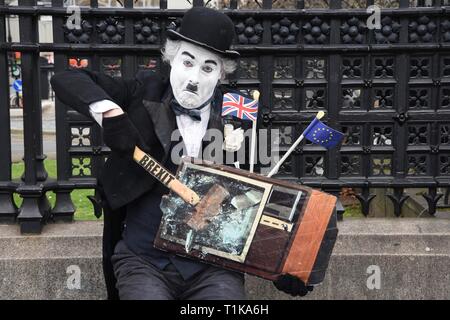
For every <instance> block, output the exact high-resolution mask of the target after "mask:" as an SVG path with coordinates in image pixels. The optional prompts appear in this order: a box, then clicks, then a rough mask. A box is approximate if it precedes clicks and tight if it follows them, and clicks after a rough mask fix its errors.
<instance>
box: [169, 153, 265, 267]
mask: <svg viewBox="0 0 450 320" xmlns="http://www.w3.org/2000/svg"><path fill="white" fill-rule="evenodd" d="M178 179H179V180H180V181H181V182H182V183H184V184H186V185H187V186H188V187H189V188H191V189H192V190H194V191H195V192H196V193H197V194H198V195H199V196H200V198H201V201H200V203H199V204H197V206H196V207H193V206H192V205H190V204H188V203H186V202H184V201H183V200H182V199H181V198H180V197H179V196H178V195H176V194H174V193H173V192H171V193H170V194H169V195H168V196H166V197H163V200H162V201H161V210H162V211H163V218H162V222H161V226H160V237H161V238H162V239H165V240H168V241H171V242H175V243H178V244H180V245H182V246H183V247H184V249H185V251H186V253H189V252H190V251H191V250H193V249H195V250H198V251H201V252H202V253H203V254H213V255H216V256H220V257H224V258H227V259H231V260H235V261H239V262H244V261H245V257H246V254H247V252H248V249H249V247H250V244H251V242H252V239H253V236H254V233H255V231H256V227H257V225H258V222H259V220H260V218H261V215H262V212H263V209H264V206H265V204H266V202H267V198H268V196H269V194H270V190H271V186H272V185H271V184H268V183H264V182H260V181H256V180H253V179H249V178H246V177H242V176H239V175H236V174H232V173H228V172H224V171H221V170H217V169H213V168H208V167H204V166H201V165H197V164H194V163H190V162H182V167H181V168H180V170H179V172H178Z"/></svg>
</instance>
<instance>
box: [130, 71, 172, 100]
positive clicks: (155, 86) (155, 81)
mask: <svg viewBox="0 0 450 320" xmlns="http://www.w3.org/2000/svg"><path fill="white" fill-rule="evenodd" d="M135 79H136V80H137V81H138V82H139V83H140V84H141V86H142V88H143V89H144V92H145V95H146V96H147V99H149V100H159V99H160V98H161V97H162V96H163V94H164V93H165V92H166V90H167V88H168V85H169V81H168V79H167V77H164V76H163V75H161V74H159V73H157V72H154V71H151V70H139V71H138V72H137V73H136V75H135Z"/></svg>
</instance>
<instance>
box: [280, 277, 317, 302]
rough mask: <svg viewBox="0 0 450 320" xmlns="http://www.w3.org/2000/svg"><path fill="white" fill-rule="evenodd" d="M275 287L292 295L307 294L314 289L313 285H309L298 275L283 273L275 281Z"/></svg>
mask: <svg viewBox="0 0 450 320" xmlns="http://www.w3.org/2000/svg"><path fill="white" fill-rule="evenodd" d="M273 284H274V285H275V287H276V288H277V289H278V290H280V291H283V292H285V293H288V294H290V295H291V296H294V297H295V296H301V297H303V296H306V294H307V293H308V292H310V291H312V290H313V288H314V287H313V286H307V285H305V283H304V282H303V281H302V280H300V279H299V278H297V277H294V276H293V275H290V274H283V275H281V276H280V277H279V278H278V279H277V280H276V281H274V282H273Z"/></svg>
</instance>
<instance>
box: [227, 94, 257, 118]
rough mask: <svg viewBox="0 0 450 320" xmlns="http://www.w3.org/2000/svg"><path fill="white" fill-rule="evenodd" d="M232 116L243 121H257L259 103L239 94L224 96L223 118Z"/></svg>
mask: <svg viewBox="0 0 450 320" xmlns="http://www.w3.org/2000/svg"><path fill="white" fill-rule="evenodd" d="M226 115H231V116H234V117H237V118H240V119H243V120H251V121H256V118H257V115H258V101H257V100H253V99H250V98H247V97H244V96H241V95H239V94H237V93H226V94H224V95H223V102H222V116H226Z"/></svg>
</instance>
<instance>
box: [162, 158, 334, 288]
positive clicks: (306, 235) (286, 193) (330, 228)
mask: <svg viewBox="0 0 450 320" xmlns="http://www.w3.org/2000/svg"><path fill="white" fill-rule="evenodd" d="M177 179H178V180H179V181H180V182H181V183H183V184H185V185H186V186H187V187H188V188H190V189H192V190H193V191H195V192H196V193H197V194H198V195H199V196H200V197H201V198H203V199H204V201H203V203H202V204H201V208H198V207H194V206H192V205H191V204H189V203H187V202H186V201H184V200H183V199H182V198H181V197H179V196H178V195H177V194H176V193H174V192H172V191H171V192H170V193H169V194H168V195H167V196H164V197H163V200H162V202H161V209H162V211H163V217H162V220H161V225H160V228H159V231H158V234H157V237H156V239H155V242H154V245H155V247H156V248H159V249H161V250H166V251H170V252H174V253H176V254H178V255H181V256H184V257H190V258H193V259H201V260H203V261H204V262H207V263H211V264H214V265H218V266H221V267H224V268H228V269H231V270H235V271H240V272H245V273H248V274H252V275H255V276H259V277H262V278H265V279H269V280H275V279H276V278H277V277H278V276H279V275H281V274H286V273H289V274H292V275H294V276H296V277H298V278H300V279H302V280H303V281H305V282H306V283H308V284H317V283H320V282H322V281H323V278H324V275H325V271H326V268H327V266H328V261H329V258H330V256H331V251H332V249H333V246H334V243H335V240H336V236H337V228H336V211H335V204H336V198H335V197H334V196H332V195H330V194H327V193H324V192H320V191H317V190H313V189H311V188H308V187H306V186H303V185H300V184H296V183H290V182H287V181H284V180H278V179H271V178H267V177H264V176H261V175H259V174H254V173H249V172H248V171H244V170H240V169H236V168H232V167H228V166H223V165H216V164H212V163H208V162H202V161H199V160H197V159H196V160H195V161H194V159H191V158H183V161H182V163H181V164H180V167H179V169H178V172H177Z"/></svg>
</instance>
